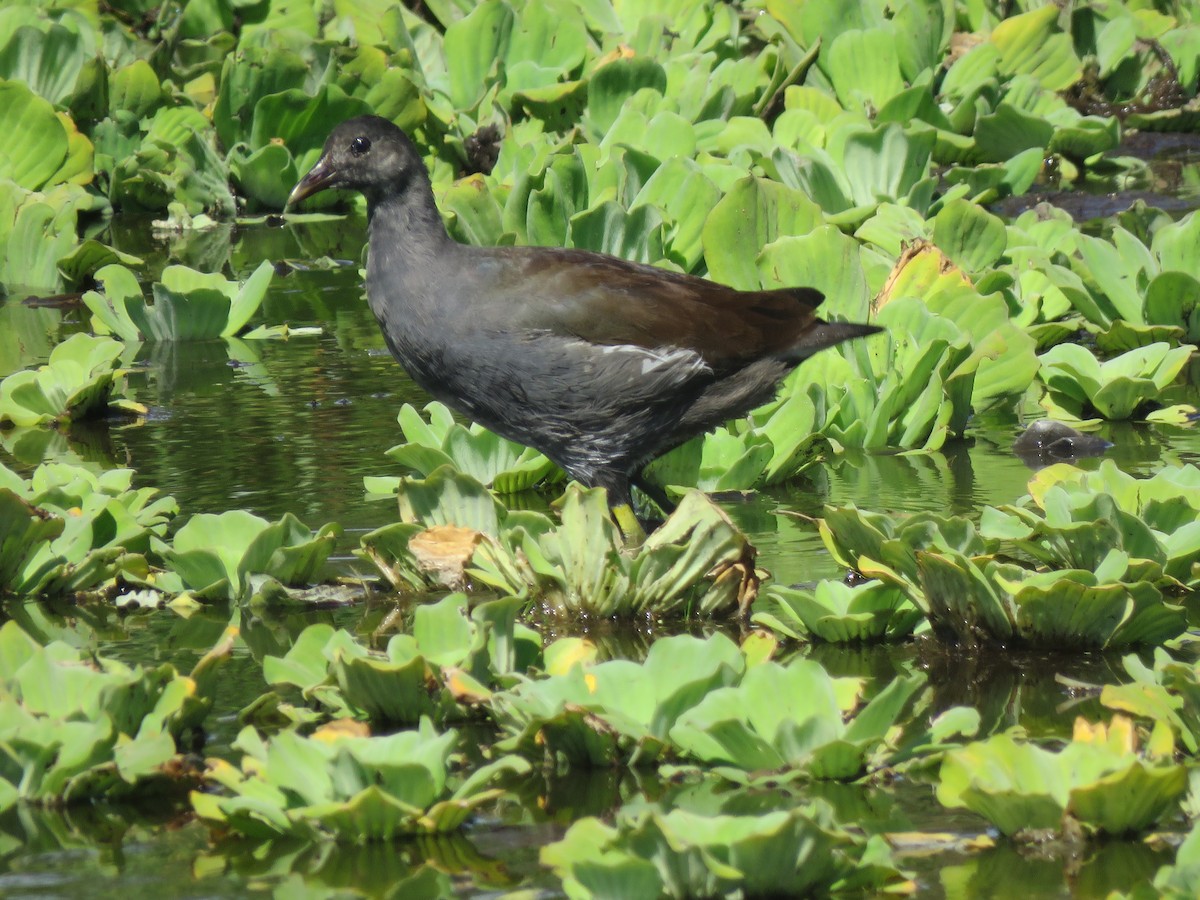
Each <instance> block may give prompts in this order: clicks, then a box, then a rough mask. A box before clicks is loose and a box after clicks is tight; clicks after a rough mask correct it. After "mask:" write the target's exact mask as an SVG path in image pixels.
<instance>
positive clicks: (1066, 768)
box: [937, 716, 1187, 837]
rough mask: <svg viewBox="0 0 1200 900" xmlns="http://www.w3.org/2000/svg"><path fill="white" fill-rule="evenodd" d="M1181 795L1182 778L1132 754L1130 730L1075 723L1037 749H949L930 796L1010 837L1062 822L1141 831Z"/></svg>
mask: <svg viewBox="0 0 1200 900" xmlns="http://www.w3.org/2000/svg"><path fill="white" fill-rule="evenodd" d="M1186 790H1187V771H1186V770H1185V769H1184V768H1183V767H1182V766H1179V765H1175V764H1172V763H1169V762H1156V761H1154V760H1150V759H1146V758H1144V757H1142V756H1140V755H1139V754H1138V753H1137V749H1136V746H1135V744H1134V737H1133V729H1132V724H1131V723H1130V721H1129V720H1128V719H1125V718H1123V717H1121V716H1115V717H1114V718H1113V720H1112V723H1111V724H1109V725H1107V726H1106V725H1104V724H1099V725H1096V726H1091V725H1089V724H1088V723H1087V722H1085V721H1084V720H1082V719H1081V720H1077V722H1076V727H1075V738H1074V740H1072V741H1071V742H1070V743H1068V744H1067V745H1066V746H1065V747H1063V748H1061V749H1059V750H1057V751H1054V750H1044V749H1042V748H1041V747H1038V746H1037V745H1036V744H1033V743H1029V742H1025V741H1017V740H1015V739H1014V738H1013V737H1012V736H1011V735H1007V734H1004V735H996V736H994V737H991V738H988V739H987V740H985V741H977V742H975V743H972V744H968V745H967V746H965V747H963V748H961V749H958V750H950V751H948V752H947V753H946V756H945V758H944V760H943V762H942V767H941V772H940V774H939V777H938V787H937V797H938V800H940V801H941V802H942V803H943V804H944V805H946V806H965V807H967V808H968V809H970V810H972V811H973V812H976V813H978V814H980V815H982V816H984V817H985V818H986V819H988V821H990V822H991V823H992V824H994V825H995V826H996V827H997V828H999V829H1000V832H1001V833H1002V834H1004V835H1007V836H1009V837H1012V836H1014V835H1020V834H1021V833H1022V832H1025V833H1028V832H1039V831H1059V830H1060V829H1062V828H1063V827H1064V826H1065V822H1066V820H1067V819H1068V818H1069V819H1072V820H1074V821H1076V822H1077V823H1078V824H1079V825H1080V826H1082V827H1083V828H1084V829H1085V830H1086V831H1087V832H1089V833H1097V834H1104V835H1110V836H1112V837H1121V836H1124V835H1132V834H1138V833H1140V832H1144V831H1146V830H1147V829H1149V828H1150V827H1151V826H1153V825H1154V823H1155V822H1157V821H1158V820H1159V819H1161V818H1162V817H1163V816H1164V815H1166V814H1167V813H1168V812H1169V811H1170V810H1171V808H1172V807H1173V805H1174V804H1175V802H1176V801H1178V799H1179V798H1180V797H1181V796H1182V795H1183V793H1184V792H1185V791H1186Z"/></svg>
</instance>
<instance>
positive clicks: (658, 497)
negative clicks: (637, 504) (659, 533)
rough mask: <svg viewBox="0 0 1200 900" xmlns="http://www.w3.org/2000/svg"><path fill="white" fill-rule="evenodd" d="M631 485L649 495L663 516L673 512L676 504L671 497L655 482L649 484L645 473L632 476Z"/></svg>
mask: <svg viewBox="0 0 1200 900" xmlns="http://www.w3.org/2000/svg"><path fill="white" fill-rule="evenodd" d="M632 482H633V486H634V487H635V488H637V489H638V490H639V491H641V492H642V493H643V494H645V495H646V496H647V497H649V498H650V499H651V500H652V501H653V502H654V505H655V506H657V507H658V508H659V509H660V510H662V514H663V515H664V516H669V515H670V514H671V513H673V512H675V507H676V504H674V503H672V502H671V498H670V497H668V496H667V492H666V491H664V490H663V489H662V488H660V487H659V486H658V485H657V484H651V483H650V482H649V481H647V480H646V476H645V474H643V473H641V472H639V473H638V474H637V475H635V476H633V479H632Z"/></svg>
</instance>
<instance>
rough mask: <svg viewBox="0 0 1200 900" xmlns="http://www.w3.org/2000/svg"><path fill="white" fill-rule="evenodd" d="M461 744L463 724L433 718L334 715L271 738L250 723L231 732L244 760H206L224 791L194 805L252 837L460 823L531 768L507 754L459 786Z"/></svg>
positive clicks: (370, 837)
mask: <svg viewBox="0 0 1200 900" xmlns="http://www.w3.org/2000/svg"><path fill="white" fill-rule="evenodd" d="M459 746H460V738H459V736H458V733H457V732H455V731H447V732H444V733H441V734H439V733H438V732H436V731H435V730H434V728H433V726H432V724H430V722H429V721H428V720H423V721H422V722H421V724H420V726H419V728H418V729H417V730H416V731H401V732H398V733H396V734H392V735H387V736H380V737H375V736H371V735H369V734H368V733H367V732H366V730H365V729H364V728H362V727H361V726H358V727H350V726H347V725H346V724H345V723H337V722H335V723H332V724H330V725H326V726H325V727H323V728H321V729H318V730H317V731H316V733H315V734H313V735H312V736H310V737H301V736H300V735H299V734H297V733H296V732H294V731H283V732H280V733H279V734H277V735H275V736H274V737H272V738H271V739H269V740H265V739H264V738H263V737H262V736H261V735H259V734H258V732H256V731H255V730H254V729H253V728H245V729H243V730H242V732H241V733H240V734H239V735H238V738H237V740H236V741H235V742H234V747H235V749H237V750H240V751H241V752H242V754H243V756H242V765H241V768H237V767H235V766H233V765H231V764H230V763H228V762H226V761H225V760H222V759H210V760H209V767H208V771H207V773H206V775H205V778H206V780H208V781H210V782H212V783H213V784H214V785H216V786H219V787H222V788H224V789H225V793H223V794H208V793H200V792H198V791H193V792H192V794H191V801H192V806H193V808H194V809H195V810H196V813H197V814H198V815H199V816H200V818H202V819H204V820H205V821H206V822H208V823H209V824H210V826H212V827H216V828H221V829H222V830H225V831H231V832H234V833H237V834H240V835H242V836H245V837H249V838H270V837H276V836H280V835H290V836H294V837H303V838H308V839H312V838H317V837H321V836H330V837H332V838H333V839H334V840H337V841H344V842H348V843H362V842H367V841H390V840H394V839H396V838H398V837H403V836H405V835H416V834H441V833H445V832H449V831H455V830H457V829H458V828H460V827H461V826H462V825H463V823H464V822H466V821H467V819H468V818H469V817H470V816H471V815H472V813H473V812H474V811H475V810H476V809H477V808H478V807H479V806H481V805H483V804H485V803H489V802H491V801H492V800H494V799H496V798H497V797H499V796H500V795H501V794H502V793H503V792H502V791H501V790H499V789H497V788H491V787H488V785H490V784H492V783H493V782H495V781H497V780H498V779H501V778H503V777H505V776H507V775H516V776H520V775H524V774H526V773H527V772H528V771H529V764H528V763H526V762H525V761H524V760H522V759H520V758H519V757H515V756H504V757H501V758H500V759H498V760H496V761H495V762H492V763H489V764H487V765H484V766H481V767H480V768H478V769H476V770H475V771H474V772H472V773H471V775H470V776H469V777H467V778H466V779H465V780H463V781H461V782H460V783H458V784H457V786H453V785H452V782H451V778H450V766H451V757H452V755H453V754H454V753H455V751H456V750H457V749H458V747H459Z"/></svg>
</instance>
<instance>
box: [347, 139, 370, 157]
mask: <svg viewBox="0 0 1200 900" xmlns="http://www.w3.org/2000/svg"><path fill="white" fill-rule="evenodd" d="M370 149H371V142H370V140H368V139H367V138H365V137H356V138H355V139H354V140H352V141H351V142H350V153H351V154H352V155H353V156H362V155H363V154H364V153H366V152H367V151H368V150H370Z"/></svg>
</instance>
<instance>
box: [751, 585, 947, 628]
mask: <svg viewBox="0 0 1200 900" xmlns="http://www.w3.org/2000/svg"><path fill="white" fill-rule="evenodd" d="M923 619H924V616H923V614H922V612H921V610H920V609H918V608H917V607H916V606H914V605H913V603H912V601H911V600H909V598H908V595H907V594H906V593H905V592H904V591H903V590H901V589H899V588H897V587H895V586H893V585H888V584H884V583H883V582H882V581H866V582H863V583H861V584H857V585H848V584H846V583H845V582H843V581H833V580H830V579H822V580H821V581H819V582H817V584H816V586H815V587H814V588H812V589H811V590H810V589H807V588H789V587H784V586H782V585H770V586H768V587H767V588H766V589H765V590H764V591H763V592H762V593H760V594H759V595H758V597H757V598H756V599H755V601H754V608H753V614H752V615H751V617H750V620H751V622H753V623H754V624H755V625H759V626H763V627H766V628H769V629H771V631H773V632H775V633H777V634H783V635H786V636H787V637H790V638H798V639H803V640H814V641H825V642H826V643H831V644H853V643H870V642H874V641H884V640H901V639H903V638H906V637H908V636H909V635H910V634H912V632H913V629H914V628H916V627H917V625H918V624H920V622H921V621H922V620H923Z"/></svg>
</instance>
